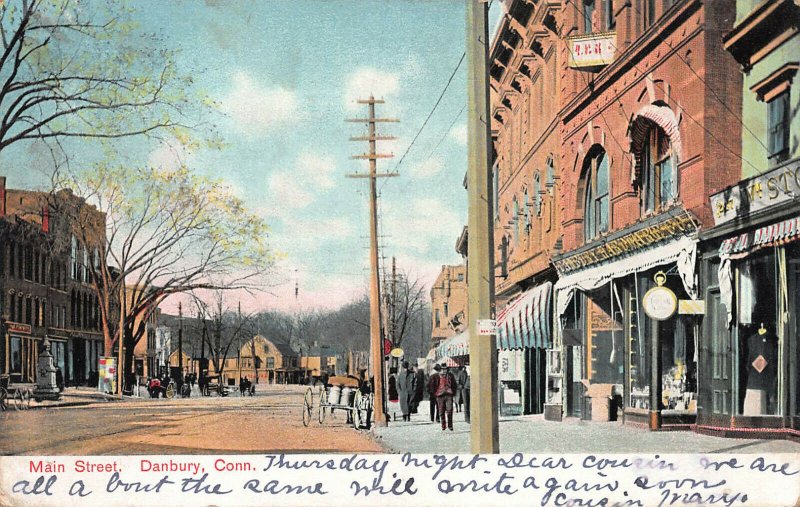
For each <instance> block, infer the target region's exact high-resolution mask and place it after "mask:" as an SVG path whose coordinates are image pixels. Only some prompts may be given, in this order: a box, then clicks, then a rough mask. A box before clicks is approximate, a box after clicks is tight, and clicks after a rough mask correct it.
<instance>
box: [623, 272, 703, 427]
mask: <svg viewBox="0 0 800 507" xmlns="http://www.w3.org/2000/svg"><path fill="white" fill-rule="evenodd" d="M656 271H657V270H651V271H647V272H644V273H639V274H637V275H636V278H635V280H634V287H633V291H632V293H631V294H632V295H633V294H635V297H632V299H631V304H630V308H631V318H630V322H631V330H630V346H629V349H628V353H629V354H630V370H629V384H628V385H629V389H628V392H629V397H628V406H629V407H632V408H643V409H651V406H650V400H651V397H650V396H651V392H650V391H651V389H652V388H653V386H652V385H651V384H652V380H651V375H652V368H653V364H652V347H653V344H654V343H657V344H658V356H659V359H658V360H659V364H660V368H661V369H660V372H659V373H660V375H659V377H660V383H661V385H660V386H659V387H660V389H661V399H660V400H659V406H658V409H659V410H672V411H677V412H696V410H697V407H696V399H697V350H698V338H699V327H698V322H697V321H696V319H695V317H693V316H690V315H680V314H675V315H673V316H672V317H670V318H668V319H666V320H663V321H655V320H653V319H651V318H649V317H648V316H647V315H646V314H645V312H644V308H643V307H642V301H643V300H644V295H645V294H646V293H647V291H648V290H650V289H651V288H653V287H655V285H656V283H655V282H654V276H655V273H656ZM664 286H665V287H667V288H668V289H670V290H672V291H673V292H674V293H675V295H676V297H677V298H678V299H688V297H689V296H688V294H686V292H685V290H684V288H683V283H682V282H681V281H680V278H679V277H678V276H667V277H666V282H665V285H664Z"/></svg>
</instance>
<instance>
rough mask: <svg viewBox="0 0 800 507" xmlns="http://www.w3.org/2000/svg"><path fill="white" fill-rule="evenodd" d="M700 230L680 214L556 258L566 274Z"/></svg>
mask: <svg viewBox="0 0 800 507" xmlns="http://www.w3.org/2000/svg"><path fill="white" fill-rule="evenodd" d="M696 230H697V226H696V225H695V223H694V220H693V219H692V218H691V217H690V216H689V215H679V216H676V217H673V218H670V219H668V220H665V221H663V222H660V223H658V224H655V225H651V226H650V227H646V228H644V229H639V230H638V231H634V232H632V233H630V234H628V235H626V236H623V237H621V238H617V239H613V240H611V241H609V242H607V243H604V244H601V245H598V246H596V247H595V248H592V249H591V250H588V251H586V252H583V253H580V254H577V255H573V256H570V257H568V258H566V259H561V260H558V261H556V262H555V265H556V269H557V270H558V272H559V273H561V274H566V273H569V272H572V271H576V270H578V269H583V268H585V267H587V266H591V265H592V264H598V263H600V262H603V261H606V260H608V259H613V258H616V257H620V256H622V255H625V254H629V253H632V252H635V251H637V250H644V249H645V248H649V247H652V246H653V245H655V244H656V243H659V242H661V241H664V240H666V239H672V238H677V237H680V236H683V235H685V234H689V233H693V232H695V231H696Z"/></svg>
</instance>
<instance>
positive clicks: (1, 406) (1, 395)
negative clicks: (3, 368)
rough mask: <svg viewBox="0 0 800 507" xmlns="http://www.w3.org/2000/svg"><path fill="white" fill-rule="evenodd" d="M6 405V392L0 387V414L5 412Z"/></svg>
mask: <svg viewBox="0 0 800 507" xmlns="http://www.w3.org/2000/svg"><path fill="white" fill-rule="evenodd" d="M7 404H8V391H6V390H5V388H3V387H0V412H5V411H6V408H7Z"/></svg>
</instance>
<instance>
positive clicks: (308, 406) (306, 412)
mask: <svg viewBox="0 0 800 507" xmlns="http://www.w3.org/2000/svg"><path fill="white" fill-rule="evenodd" d="M313 407H314V393H313V392H312V391H311V388H310V387H309V388H308V389H306V394H305V396H303V426H308V423H310V422H311V410H312V408H313Z"/></svg>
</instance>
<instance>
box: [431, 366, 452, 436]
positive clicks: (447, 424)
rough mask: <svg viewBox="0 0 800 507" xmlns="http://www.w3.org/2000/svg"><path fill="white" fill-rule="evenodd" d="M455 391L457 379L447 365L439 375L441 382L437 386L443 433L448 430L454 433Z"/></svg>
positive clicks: (438, 407) (437, 401)
mask: <svg viewBox="0 0 800 507" xmlns="http://www.w3.org/2000/svg"><path fill="white" fill-rule="evenodd" d="M455 389H456V379H455V377H453V374H452V373H450V370H449V369H448V368H447V364H445V365H444V369H443V371H442V372H441V373H439V381H438V382H437V386H436V404H437V409H438V410H439V416H440V418H441V421H442V431H444V430H446V429H448V428H449V429H450V431H453V394H454V393H455Z"/></svg>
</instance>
